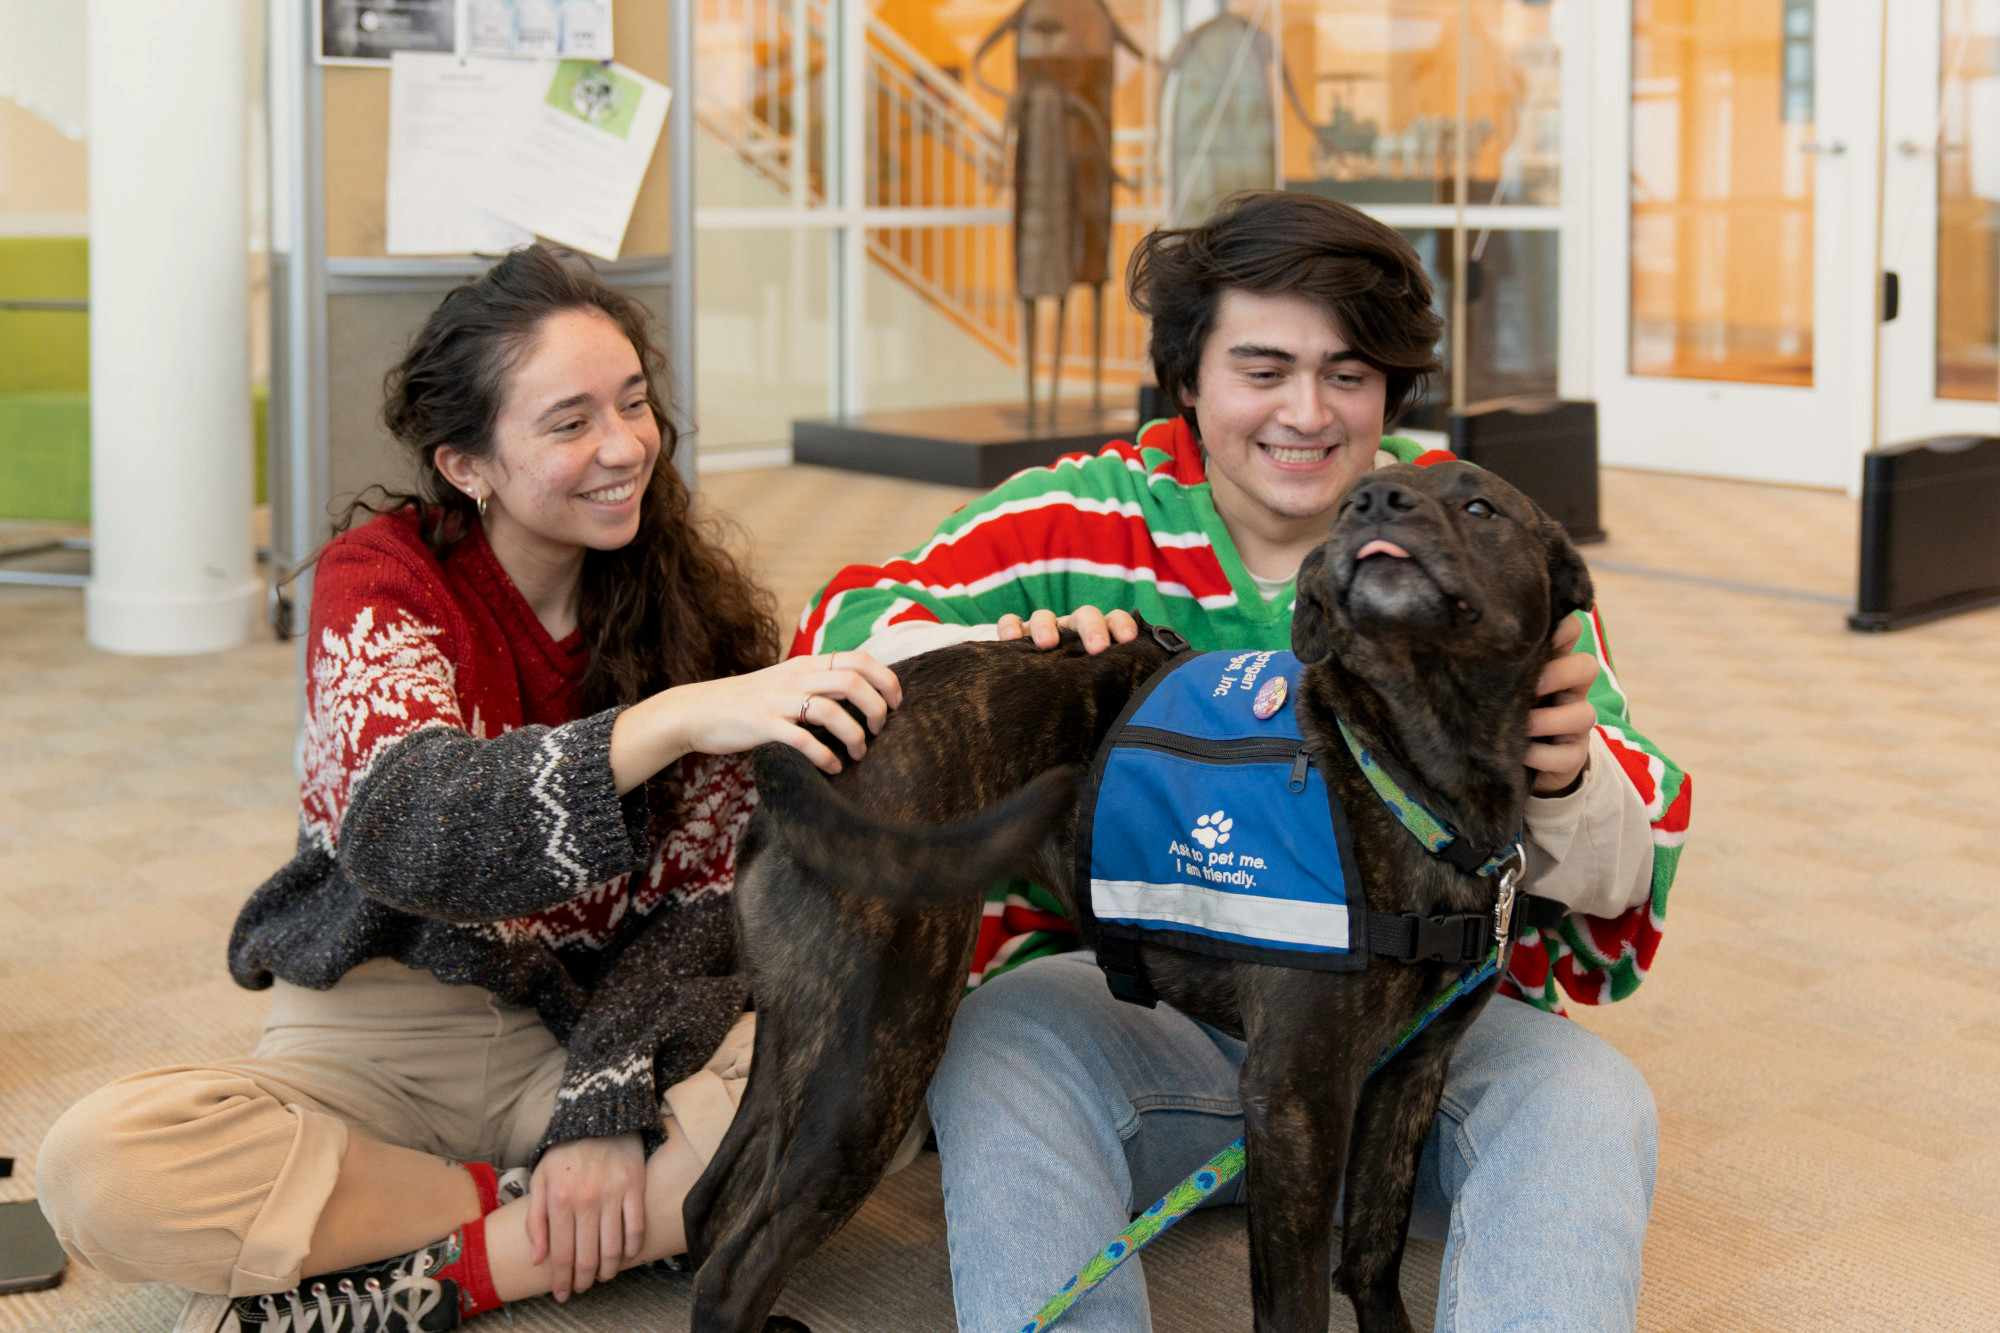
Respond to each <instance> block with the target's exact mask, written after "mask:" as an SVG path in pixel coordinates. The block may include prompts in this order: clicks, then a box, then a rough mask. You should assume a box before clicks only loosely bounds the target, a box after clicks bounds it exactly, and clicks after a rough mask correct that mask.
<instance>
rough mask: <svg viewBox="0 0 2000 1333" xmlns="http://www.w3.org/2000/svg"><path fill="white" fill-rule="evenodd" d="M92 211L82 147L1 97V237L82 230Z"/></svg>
mask: <svg viewBox="0 0 2000 1333" xmlns="http://www.w3.org/2000/svg"><path fill="white" fill-rule="evenodd" d="M89 211H90V156H89V150H88V149H87V148H86V147H85V146H84V143H83V141H82V140H80V139H71V138H69V137H67V136H66V135H64V134H62V133H61V132H59V131H58V130H56V129H55V128H54V127H53V126H51V125H50V124H49V123H48V122H47V121H45V120H43V119H41V118H40V117H39V116H35V115H32V114H30V113H29V112H27V111H25V110H23V109H22V108H21V107H20V106H19V105H17V104H16V103H14V102H12V101H9V100H8V99H7V98H4V97H0V236H4V235H7V234H8V233H10V232H21V231H37V232H42V231H51V230H56V231H62V230H68V229H71V228H78V227H81V226H82V223H83V218H84V215H85V214H86V213H88V212H89Z"/></svg>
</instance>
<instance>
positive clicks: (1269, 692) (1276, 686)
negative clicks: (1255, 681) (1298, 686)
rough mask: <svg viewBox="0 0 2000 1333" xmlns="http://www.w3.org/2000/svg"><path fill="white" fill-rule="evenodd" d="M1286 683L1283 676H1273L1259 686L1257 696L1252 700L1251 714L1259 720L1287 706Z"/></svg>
mask: <svg viewBox="0 0 2000 1333" xmlns="http://www.w3.org/2000/svg"><path fill="white" fill-rule="evenodd" d="M1285 694H1286V685H1285V678H1284V677H1283V676H1273V677H1271V678H1270V679H1269V680H1267V681H1265V682H1264V683H1263V685H1261V686H1259V687H1258V690H1257V697H1256V698H1255V699H1252V700H1251V701H1250V715H1251V716H1252V717H1254V718H1256V719H1257V720H1258V721H1259V722H1261V721H1263V720H1264V719H1265V718H1267V717H1269V716H1271V714H1273V713H1275V712H1277V711H1278V710H1279V709H1280V708H1283V707H1284V706H1285Z"/></svg>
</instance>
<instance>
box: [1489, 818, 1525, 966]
mask: <svg viewBox="0 0 2000 1333" xmlns="http://www.w3.org/2000/svg"><path fill="white" fill-rule="evenodd" d="M1527 866H1528V851H1527V849H1526V848H1525V847H1523V846H1521V844H1519V843H1515V844H1514V855H1513V856H1512V857H1511V858H1509V860H1508V862H1507V868H1506V869H1505V870H1502V871H1501V872H1500V896H1499V897H1498V898H1497V899H1496V900H1495V901H1494V904H1493V942H1494V944H1496V945H1498V946H1499V947H1500V948H1501V949H1505V948H1506V947H1507V937H1508V935H1509V934H1510V933H1511V932H1512V930H1513V927H1514V899H1515V898H1516V896H1517V891H1518V890H1519V888H1520V886H1521V872H1522V871H1523V870H1525V869H1527Z"/></svg>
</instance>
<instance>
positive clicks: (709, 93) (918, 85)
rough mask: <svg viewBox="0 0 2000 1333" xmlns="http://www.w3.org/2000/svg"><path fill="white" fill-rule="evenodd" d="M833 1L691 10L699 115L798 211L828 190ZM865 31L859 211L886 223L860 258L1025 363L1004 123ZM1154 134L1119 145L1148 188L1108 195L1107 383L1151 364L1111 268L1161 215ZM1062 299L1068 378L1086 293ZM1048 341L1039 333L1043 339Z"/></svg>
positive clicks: (1142, 330) (895, 41) (874, 30)
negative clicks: (1152, 155)
mask: <svg viewBox="0 0 2000 1333" xmlns="http://www.w3.org/2000/svg"><path fill="white" fill-rule="evenodd" d="M851 2H854V3H859V2H860V0H851ZM830 9H833V6H831V5H830V4H829V0H699V3H698V4H697V5H696V22H695V42H696V62H697V69H698V70H699V77H700V80H701V88H700V92H699V94H698V95H697V96H696V97H695V98H694V99H693V100H694V102H695V120H696V123H697V124H698V125H699V126H700V128H701V130H702V132H703V133H705V134H707V135H709V136H711V137H712V139H713V140H715V141H717V142H719V143H721V144H723V145H725V146H726V147H727V148H728V149H729V150H730V151H732V152H733V153H734V154H735V155H736V156H737V157H739V158H740V159H741V160H742V161H743V162H744V163H745V164H747V165H748V166H749V167H750V168H751V169H752V170H753V171H755V172H756V173H757V174H758V175H759V176H761V177H762V178H764V179H765V180H767V181H768V182H770V184H771V185H773V186H774V187H776V189H777V190H779V191H781V192H782V193H783V195H784V197H785V198H787V199H788V200H789V201H790V204H791V206H792V207H794V208H798V209H802V210H810V209H814V208H821V207H825V206H826V205H827V202H828V198H829V192H828V187H829V180H828V175H827V173H828V171H829V169H830V166H831V165H832V158H831V156H830V153H829V149H830V148H832V147H834V146H833V145H829V143H828V142H827V128H828V118H827V116H826V115H825V114H824V108H825V106H826V104H827V101H828V99H829V98H833V99H838V97H839V94H840V90H839V89H838V88H837V87H833V86H830V84H829V70H830V69H831V68H832V59H831V50H830V44H829V36H828V34H829V31H830V30H831V26H832V23H833V22H834V21H835V20H836V19H837V12H838V11H837V9H833V12H832V13H830V12H829V11H830ZM865 32H866V44H865V50H864V51H863V53H862V72H861V78H862V89H863V92H862V108H863V110H862V114H863V116H864V118H865V121H866V124H865V126H864V129H863V143H864V144H865V149H864V151H865V153H866V154H867V161H866V164H865V170H864V173H863V175H864V180H865V185H864V191H863V194H864V197H863V199H862V200H861V201H860V205H861V206H862V207H864V208H867V209H869V210H871V211H873V212H876V213H877V217H878V219H879V220H871V223H870V225H869V227H868V229H867V231H866V234H865V250H866V253H867V255H868V257H869V260H870V261H871V262H872V263H874V264H876V265H877V266H879V267H880V268H881V269H883V270H884V271H886V272H887V273H889V274H891V275H893V277H894V278H895V280H896V281H898V282H899V283H901V284H903V285H905V286H906V287H908V288H909V290H911V291H912V292H914V293H916V294H917V295H918V296H919V297H921V298H922V299H923V300H924V301H925V302H926V303H928V304H929V305H930V306H932V307H933V308H934V309H936V310H937V311H939V312H940V313H941V314H943V315H944V316H945V317H946V318H947V319H949V320H950V321H951V322H952V324H954V325H955V326H956V327H958V328H959V329H961V330H963V331H964V332H965V333H966V334H967V335H969V336H970V337H972V338H974V339H975V340H977V341H978V342H979V343H980V344H981V345H983V346H985V347H986V348H988V349H989V350H991V351H992V352H994V353H995V354H996V355H998V356H1000V357H1002V358H1003V359H1005V360H1006V361H1008V362H1009V363H1011V364H1014V365H1019V364H1020V358H1021V349H1022V346H1023V339H1022V336H1021V318H1022V308H1021V303H1020V301H1019V300H1017V299H1016V298H1015V296H1014V280H1013V240H1012V225H1011V222H1012V216H1013V213H1012V200H1011V198H1010V197H1009V191H1008V186H1007V179H1008V174H1009V167H1008V162H1007V155H1006V145H1005V143H1004V137H1005V136H1004V127H1003V125H1002V123H1001V120H1000V118H999V116H998V115H996V114H995V113H994V111H992V110H990V109H989V108H988V107H987V106H986V105H985V104H983V103H982V101H981V100H979V99H978V98H977V97H975V96H974V95H973V94H972V93H970V92H968V91H967V89H966V88H965V87H964V85H962V84H961V83H960V82H959V80H958V79H957V78H955V77H953V76H952V74H950V73H948V72H946V71H945V70H943V69H940V68H939V67H938V66H937V65H935V64H934V63H932V62H931V61H930V60H928V59H926V58H925V57H924V56H923V54H922V53H920V52H919V51H917V50H916V49H915V48H914V47H913V46H911V45H910V43H909V42H908V41H906V40H905V39H904V38H903V37H902V35H901V34H900V33H898V32H897V31H896V30H895V29H894V28H892V27H890V26H889V25H888V24H886V23H884V22H883V21H882V20H881V19H880V18H879V17H878V16H877V15H875V14H874V13H872V12H871V13H869V15H868V16H867V19H866V28H865ZM1005 56H1006V52H1005V50H1004V49H1003V50H1002V51H1001V52H998V53H996V55H995V57H993V58H992V59H991V62H990V63H991V64H992V65H994V66H996V67H998V66H1000V65H1002V64H1004V59H1005ZM1151 139H1152V131H1151V130H1150V128H1147V129H1140V130H1129V129H1128V130H1122V131H1119V132H1118V133H1117V134H1116V136H1115V142H1114V145H1113V154H1114V159H1115V161H1114V165H1115V166H1116V168H1117V170H1118V172H1119V173H1120V174H1121V175H1124V176H1126V177H1128V178H1130V179H1136V180H1141V181H1146V182H1147V183H1148V184H1147V188H1146V190H1145V191H1144V193H1143V195H1141V194H1136V193H1134V192H1131V191H1127V190H1124V189H1123V188H1119V189H1118V190H1117V192H1116V194H1115V196H1114V211H1113V220H1112V262H1113V265H1114V272H1113V275H1112V279H1111V281H1110V282H1108V283H1106V284H1105V302H1104V304H1105V311H1104V334H1105V337H1104V370H1105V380H1106V382H1107V383H1108V384H1114V385H1115V384H1118V383H1135V382H1137V380H1138V379H1139V378H1140V377H1141V375H1142V374H1143V372H1144V371H1145V370H1146V369H1147V368H1148V365H1149V363H1148V361H1147V358H1146V350H1145V340H1146V325H1145V321H1144V320H1142V319H1141V318H1139V316H1138V315H1137V314H1136V313H1134V312H1133V311H1132V310H1131V309H1130V307H1129V306H1128V305H1127V303H1126V301H1125V299H1124V294H1123V287H1122V285H1121V282H1120V274H1121V272H1122V265H1123V262H1124V259H1125V256H1126V255H1127V254H1129V253H1130V251H1131V247H1132V245H1133V244H1134V243H1135V242H1136V241H1137V240H1138V238H1139V237H1140V236H1142V235H1143V234H1144V233H1145V232H1146V230H1147V229H1148V228H1149V227H1150V226H1152V225H1153V219H1154V218H1156V217H1157V216H1158V215H1159V210H1158V205H1157V201H1156V200H1155V199H1154V198H1153V197H1152V196H1153V195H1155V194H1156V193H1157V191H1156V189H1155V188H1153V187H1152V186H1151V184H1150V177H1151V175H1152V173H1151V171H1150V169H1149V165H1148V161H1147V159H1148V154H1149V148H1150V143H1151ZM884 213H886V214H887V215H888V216H886V217H883V216H882V214H884ZM1048 304H1049V303H1046V302H1045V303H1044V306H1045V307H1046V306H1047V305H1048ZM1070 304H1071V310H1070V312H1069V315H1068V318H1067V321H1066V325H1065V330H1064V333H1065V337H1064V351H1063V366H1064V370H1065V378H1066V379H1072V378H1074V379H1078V380H1082V379H1085V378H1087V376H1088V374H1089V368H1090V316H1089V302H1088V293H1087V290H1086V289H1083V288H1078V289H1076V292H1075V293H1074V294H1073V296H1072V299H1071V303H1070ZM1042 319H1043V321H1044V324H1045V326H1046V325H1048V324H1049V322H1050V321H1052V319H1053V314H1052V312H1050V311H1049V310H1047V309H1045V310H1044V311H1043V313H1042ZM1052 345H1053V338H1052V337H1051V336H1050V335H1049V334H1048V333H1047V332H1044V334H1043V335H1042V337H1041V338H1040V339H1039V341H1038V343H1037V346H1038V347H1039V348H1050V347H1051V346H1052ZM1047 355H1048V354H1047V353H1046V352H1045V353H1044V356H1045V357H1046V356H1047ZM1114 401H1115V397H1114Z"/></svg>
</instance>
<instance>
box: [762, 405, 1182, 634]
mask: <svg viewBox="0 0 2000 1333" xmlns="http://www.w3.org/2000/svg"><path fill="white" fill-rule="evenodd" d="M1145 472H1146V463H1145V462H1144V460H1143V459H1142V458H1141V454H1140V450H1139V449H1138V448H1136V447H1135V446H1133V445H1130V444H1124V443H1113V444H1111V445H1107V446H1106V447H1105V448H1104V449H1103V450H1102V451H1101V452H1099V453H1096V454H1072V455H1069V456H1067V457H1065V458H1062V459H1059V460H1058V461H1056V462H1055V463H1052V464H1050V465H1049V466H1047V467H1034V468H1026V469H1024V470H1022V471H1020V472H1017V473H1015V474H1014V475H1013V476H1012V477H1010V478H1008V479H1007V480H1006V481H1004V482H1002V483H1001V484H1000V485H999V486H997V487H995V488H994V489H992V490H990V491H988V492H987V493H986V494H984V495H982V496H979V497H978V498H976V499H974V500H972V501H970V502H968V503H967V504H966V505H965V506H964V507H963V508H961V509H959V510H958V511H957V512H955V513H953V514H952V515H951V516H950V517H948V518H946V519H945V520H944V522H942V523H940V524H939V525H938V527H937V531H936V532H935V533H933V534H932V535H931V537H930V538H929V539H928V540H926V541H925V542H924V543H923V544H922V545H920V546H918V547H917V548H916V549H914V550H911V551H906V552H904V553H903V554H902V555H900V556H898V557H896V558H894V559H892V560H888V561H885V562H884V563H882V564H880V565H849V566H847V567H846V568H845V569H842V570H841V571H840V572H839V573H837V574H835V575H834V576H833V578H832V579H831V580H830V581H828V583H827V585H826V586H825V587H824V588H822V589H821V590H820V591H819V593H818V594H817V595H815V596H814V597H813V598H812V600H811V601H810V602H809V603H808V604H807V606H806V609H805V613H804V614H803V615H802V616H801V617H800V619H799V626H798V632H797V634H796V635H795V636H794V638H793V640H792V646H791V652H792V655H794V656H796V655H798V654H801V653H816V652H829V651H836V650H843V649H848V648H857V647H859V646H860V645H861V644H862V643H863V642H865V641H866V640H867V639H869V638H870V637H871V636H872V635H874V634H876V633H878V632H880V631H881V630H884V629H886V628H888V627H890V626H892V625H898V624H904V623H907V622H909V621H913V620H924V621H935V622H941V623H943V624H948V625H986V624H991V623H993V622H994V621H996V620H998V619H999V618H1000V617H1001V616H1003V615H1008V614H1012V615H1017V616H1024V617H1025V616H1027V615H1030V614H1032V613H1033V612H1035V611H1038V610H1042V609H1045V608H1046V609H1049V610H1053V611H1057V612H1059V613H1067V612H1069V611H1072V610H1074V609H1076V608H1077V607H1079V606H1085V605H1103V606H1122V605H1125V598H1126V597H1127V596H1128V589H1129V584H1130V576H1129V573H1127V572H1126V568H1125V567H1126V566H1129V564H1130V563H1131V560H1130V553H1131V552H1132V551H1133V550H1134V549H1135V548H1139V549H1150V546H1151V541H1150V536H1149V534H1148V533H1147V532H1146V531H1145V520H1144V519H1143V518H1142V517H1141V516H1140V514H1139V508H1138V506H1137V505H1136V504H1135V503H1134V502H1133V496H1134V495H1135V494H1136V492H1137V491H1138V490H1139V488H1141V487H1142V486H1143V485H1144V477H1145Z"/></svg>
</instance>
